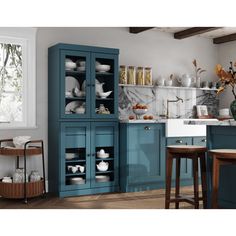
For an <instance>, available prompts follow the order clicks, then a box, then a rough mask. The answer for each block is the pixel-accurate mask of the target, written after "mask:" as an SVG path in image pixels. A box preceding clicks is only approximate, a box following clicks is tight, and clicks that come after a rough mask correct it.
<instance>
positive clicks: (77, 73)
mask: <svg viewBox="0 0 236 236" xmlns="http://www.w3.org/2000/svg"><path fill="white" fill-rule="evenodd" d="M85 74H86V73H85V72H80V71H73V70H66V75H85Z"/></svg>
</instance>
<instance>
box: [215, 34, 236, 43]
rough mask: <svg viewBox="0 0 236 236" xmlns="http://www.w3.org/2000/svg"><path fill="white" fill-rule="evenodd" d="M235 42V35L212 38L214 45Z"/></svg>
mask: <svg viewBox="0 0 236 236" xmlns="http://www.w3.org/2000/svg"><path fill="white" fill-rule="evenodd" d="M235 40H236V34H229V35H225V36H221V37H217V38H213V43H214V44H220V43H227V42H231V41H235Z"/></svg>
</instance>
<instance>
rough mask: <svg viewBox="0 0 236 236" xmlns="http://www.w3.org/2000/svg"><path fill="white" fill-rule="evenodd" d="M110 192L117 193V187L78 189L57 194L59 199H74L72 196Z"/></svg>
mask: <svg viewBox="0 0 236 236" xmlns="http://www.w3.org/2000/svg"><path fill="white" fill-rule="evenodd" d="M110 192H119V186H110V187H103V188H90V189H79V190H72V191H61V192H59V197H74V196H81V195H90V194H100V193H110Z"/></svg>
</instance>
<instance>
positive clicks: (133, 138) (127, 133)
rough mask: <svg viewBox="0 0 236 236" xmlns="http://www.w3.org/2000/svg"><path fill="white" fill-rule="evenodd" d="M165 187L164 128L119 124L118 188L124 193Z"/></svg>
mask: <svg viewBox="0 0 236 236" xmlns="http://www.w3.org/2000/svg"><path fill="white" fill-rule="evenodd" d="M164 186H165V128H164V124H150V123H139V124H137V123H136V124H132V123H126V124H125V123H121V124H120V187H121V191H123V192H132V191H143V190H151V189H157V188H164Z"/></svg>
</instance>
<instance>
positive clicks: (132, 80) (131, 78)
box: [128, 66, 135, 85]
mask: <svg viewBox="0 0 236 236" xmlns="http://www.w3.org/2000/svg"><path fill="white" fill-rule="evenodd" d="M128 84H134V85H135V67H134V66H129V67H128Z"/></svg>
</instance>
